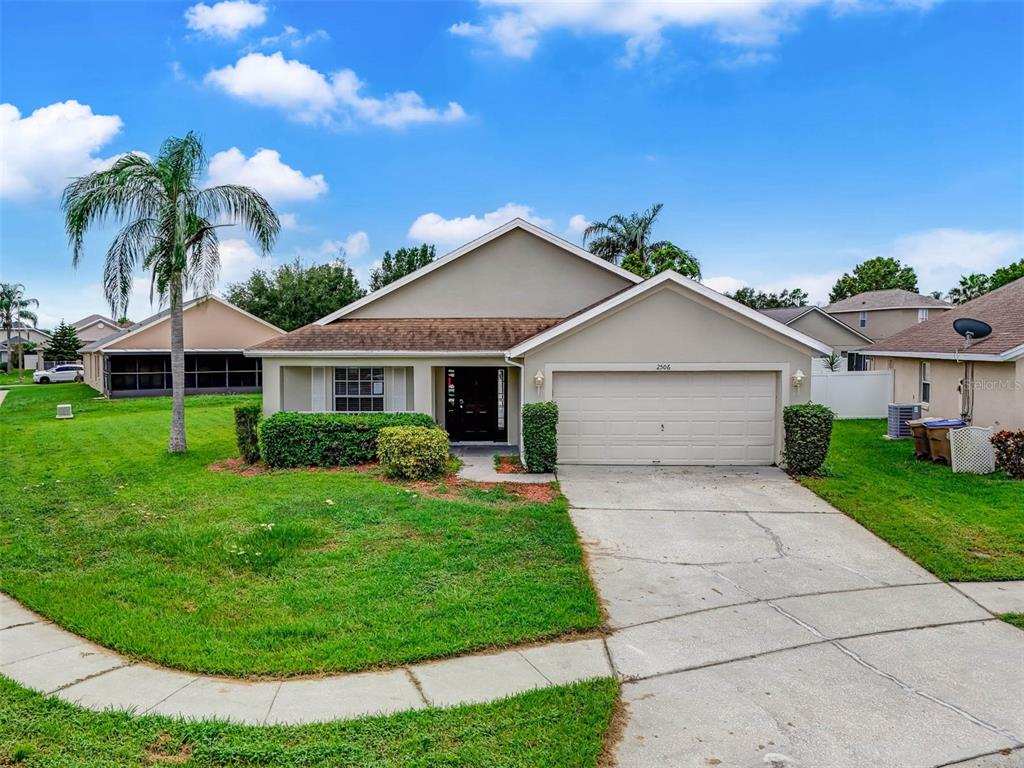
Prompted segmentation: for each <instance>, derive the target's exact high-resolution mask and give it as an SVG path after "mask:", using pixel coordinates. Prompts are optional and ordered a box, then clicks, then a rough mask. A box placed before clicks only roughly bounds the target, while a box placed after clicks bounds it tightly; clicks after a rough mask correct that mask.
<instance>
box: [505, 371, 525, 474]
mask: <svg viewBox="0 0 1024 768" xmlns="http://www.w3.org/2000/svg"><path fill="white" fill-rule="evenodd" d="M505 362H506V363H507V364H508V365H514V366H515V367H516V368H518V369H519V461H521V462H522V464H523V466H524V467H525V466H526V456H525V455H524V454H523V405H524V403H525V402H526V365H525V364H524V363H517V362H516V361H515V360H512V359H511V358H510V357H509V356H508V354H507V353H506V354H505Z"/></svg>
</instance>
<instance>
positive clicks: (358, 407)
mask: <svg viewBox="0 0 1024 768" xmlns="http://www.w3.org/2000/svg"><path fill="white" fill-rule="evenodd" d="M334 410H336V411H342V412H345V413H364V412H366V411H383V410H384V369H383V368H355V367H353V368H335V369H334Z"/></svg>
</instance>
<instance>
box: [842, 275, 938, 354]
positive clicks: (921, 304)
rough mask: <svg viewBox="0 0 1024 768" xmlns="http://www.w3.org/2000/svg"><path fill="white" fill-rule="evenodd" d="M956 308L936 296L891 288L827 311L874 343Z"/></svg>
mask: <svg viewBox="0 0 1024 768" xmlns="http://www.w3.org/2000/svg"><path fill="white" fill-rule="evenodd" d="M952 308H953V305H952V304H950V303H948V302H945V301H942V300H941V299H936V298H935V297H934V296H922V295H921V294H920V293H913V292H911V291H904V290H903V289H902V288H890V289H888V290H884V291H866V292H864V293H858V294H857V295H856V296H851V297H850V298H848V299H843V300H842V301H837V302H836V303H835V304H829V305H828V306H827V307H825V308H824V309H825V312H827V313H828V314H830V315H832V317H834V318H835V319H836V320H841V321H842V322H844V323H846V324H847V325H848V326H850V327H851V328H853V329H854V330H856V331H858V332H860V333H863V334H864V335H865V336H868V337H869V338H870V339H871V340H872V341H881V340H882V339H885V338H888V337H889V336H892V335H893V334H894V333H899V332H900V331H902V330H903V329H904V328H911V327H913V326H915V325H917V324H918V323H923V322H924V321H926V320H928V319H930V318H932V317H935V316H936V315H938V314H941V313H942V312H948V311H949V310H950V309H952Z"/></svg>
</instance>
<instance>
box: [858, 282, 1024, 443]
mask: <svg viewBox="0 0 1024 768" xmlns="http://www.w3.org/2000/svg"><path fill="white" fill-rule="evenodd" d="M961 317H969V318H973V319H976V320H982V321H984V322H986V323H988V324H989V325H990V326H992V334H991V335H990V336H987V337H985V338H983V339H978V340H976V341H973V342H972V343H971V344H970V345H969V346H968V345H967V344H966V342H965V339H964V338H963V337H962V336H960V335H959V334H958V333H957V332H956V331H955V330H954V329H953V321H954V320H957V319H958V318H961ZM861 352H862V353H863V354H864V355H867V356H868V357H869V358H870V360H871V368H872V370H879V371H884V370H891V371H892V372H893V402H897V403H922V407H923V409H924V412H925V415H927V416H931V417H937V418H957V417H960V416H961V415H962V414H965V413H970V414H971V415H973V419H972V423H973V424H975V425H977V426H981V427H988V426H991V427H994V428H995V429H997V430H999V429H1010V430H1017V429H1024V279H1021V280H1016V281H1015V282H1012V283H1010V284H1009V285H1004V286H1003V287H1002V288H999V289H998V290H995V291H992V292H991V293H987V294H985V295H984V296H981V297H979V298H977V299H974V301H969V302H967V303H966V304H961V305H960V306H958V307H956V308H954V309H952V310H950V311H949V312H944V313H943V314H941V315H939V316H938V317H935V318H933V319H931V320H929V321H928V322H926V323H921V324H920V325H917V326H915V327H913V328H908V329H907V330H905V331H902V332H901V333H897V334H896V335H894V336H890V337H889V338H887V339H886V340H885V341H882V342H878V343H876V344H872V345H871V346H869V347H865V348H864V349H863V350H861ZM965 379H966V381H967V387H966V394H967V395H968V397H966V398H965V397H964V395H965V387H964V386H963V385H964V381H965Z"/></svg>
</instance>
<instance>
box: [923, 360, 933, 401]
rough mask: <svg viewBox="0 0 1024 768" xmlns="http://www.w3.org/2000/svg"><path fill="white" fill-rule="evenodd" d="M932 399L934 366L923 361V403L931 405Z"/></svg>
mask: <svg viewBox="0 0 1024 768" xmlns="http://www.w3.org/2000/svg"><path fill="white" fill-rule="evenodd" d="M931 399H932V364H931V363H929V362H926V361H924V360H922V361H921V402H922V403H930V402H931Z"/></svg>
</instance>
